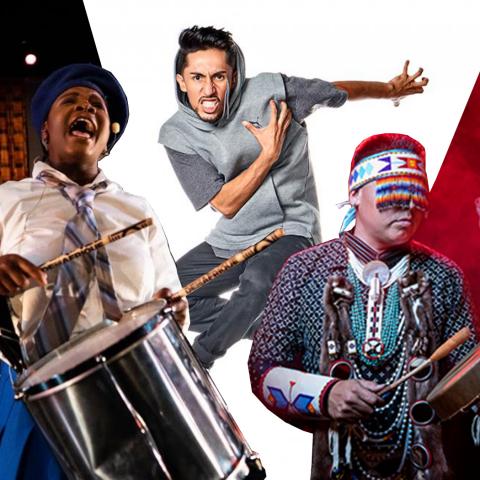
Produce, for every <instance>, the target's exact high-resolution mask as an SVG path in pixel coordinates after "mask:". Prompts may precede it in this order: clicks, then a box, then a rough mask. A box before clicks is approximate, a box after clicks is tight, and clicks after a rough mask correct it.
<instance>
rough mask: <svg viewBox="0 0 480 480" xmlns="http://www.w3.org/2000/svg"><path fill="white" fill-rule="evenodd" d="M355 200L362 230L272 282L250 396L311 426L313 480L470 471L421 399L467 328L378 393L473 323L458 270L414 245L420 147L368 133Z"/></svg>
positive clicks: (301, 256)
mask: <svg viewBox="0 0 480 480" xmlns="http://www.w3.org/2000/svg"><path fill="white" fill-rule="evenodd" d="M349 201H350V204H351V206H352V207H351V209H350V211H349V213H348V214H347V216H346V220H345V221H344V225H343V228H345V227H346V226H347V225H348V224H349V223H350V221H352V220H353V219H355V227H354V229H352V230H350V231H343V232H342V233H341V235H340V238H337V239H334V240H332V241H329V242H326V243H323V244H320V245H316V246H313V247H311V248H309V249H306V250H304V251H302V252H299V253H297V254H295V255H293V256H292V257H290V258H289V259H288V261H287V262H286V263H285V265H284V266H283V268H282V270H281V271H280V273H279V275H278V276H277V278H276V280H275V282H274V285H273V287H272V291H271V292H270V296H269V298H268V301H267V305H266V308H265V310H264V312H263V317H262V320H263V321H262V324H261V326H260V328H259V329H258V331H257V333H256V335H255V338H254V341H253V346H252V351H251V354H250V359H249V368H250V378H251V384H252V389H253V392H254V393H255V394H256V395H257V397H258V398H259V399H260V400H261V401H262V402H263V403H264V404H265V405H266V406H267V407H268V408H269V409H271V410H272V411H273V412H274V413H276V414H277V415H278V416H280V417H281V418H282V419H284V420H286V421H288V422H290V423H292V424H294V425H296V426H299V427H301V428H305V429H308V430H310V431H312V432H313V434H314V440H313V463H312V476H311V478H312V479H327V478H352V479H407V478H408V479H437V478H438V479H440V478H441V479H446V478H466V477H461V476H457V477H452V475H453V472H452V464H451V462H450V456H449V455H450V452H449V451H448V448H443V446H444V445H443V442H442V435H441V434H442V431H441V430H442V429H441V427H440V425H438V424H435V423H430V422H431V421H432V420H433V418H432V416H433V412H432V411H431V409H430V408H429V406H428V405H426V404H425V402H422V399H424V398H425V397H426V396H427V394H428V393H429V391H430V390H431V389H432V388H433V386H434V385H435V384H436V383H437V382H438V379H439V378H440V377H441V376H442V375H443V374H444V373H446V371H447V370H448V369H449V368H451V367H452V366H453V364H455V363H456V362H457V361H459V360H460V359H461V358H462V357H463V356H464V354H465V353H466V352H468V351H469V350H471V349H472V347H473V344H474V340H473V336H472V337H471V338H469V340H467V342H466V343H465V344H464V345H463V346H461V347H459V348H457V349H456V350H454V351H453V352H452V353H451V354H450V355H449V356H448V357H447V358H446V359H445V360H444V361H442V362H441V363H440V364H439V365H436V366H435V367H434V368H432V369H430V370H428V371H422V375H420V376H418V377H417V378H415V380H413V381H409V382H405V383H403V384H401V385H399V386H398V387H397V388H395V389H394V390H393V392H391V394H390V395H389V396H388V397H385V398H382V397H381V396H380V395H379V392H380V390H381V389H382V388H383V386H384V385H389V384H392V383H393V382H394V381H395V380H396V379H398V378H400V377H401V376H402V375H403V374H405V373H406V372H407V371H409V369H410V368H411V367H413V366H415V365H417V364H418V362H419V361H420V360H421V359H423V358H428V357H429V356H430V354H431V353H433V351H434V350H435V349H436V348H437V347H438V346H439V345H440V344H441V343H442V342H443V341H444V340H446V339H447V338H449V337H450V336H451V335H452V334H453V333H455V332H456V331H458V330H460V329H461V328H462V327H464V326H471V325H472V316H473V315H472V311H471V303H470V298H469V294H468V292H467V289H466V287H465V285H464V280H463V276H462V273H461V271H460V270H459V269H458V267H457V266H456V265H455V264H454V263H453V262H451V261H450V260H448V259H447V258H445V257H443V256H441V255H440V254H437V253H436V252H434V251H432V250H430V249H428V248H427V247H425V246H423V245H421V244H419V243H416V242H414V241H412V237H413V235H414V234H415V231H416V230H417V228H418V227H419V225H420V223H421V222H422V221H423V218H424V216H425V213H426V212H427V209H428V183H427V175H426V171H425V150H424V148H423V146H422V145H421V144H420V143H418V142H417V141H416V140H414V139H413V138H411V137H408V136H406V135H402V134H380V135H374V136H372V137H370V138H367V139H366V140H364V141H363V142H362V143H361V144H360V145H359V146H358V147H357V149H356V151H355V154H354V156H353V160H352V165H351V173H350V180H349ZM466 436H467V433H466V432H464V434H463V438H466ZM455 441H457V442H458V441H462V436H460V439H459V438H458V437H457V439H456V440H455Z"/></svg>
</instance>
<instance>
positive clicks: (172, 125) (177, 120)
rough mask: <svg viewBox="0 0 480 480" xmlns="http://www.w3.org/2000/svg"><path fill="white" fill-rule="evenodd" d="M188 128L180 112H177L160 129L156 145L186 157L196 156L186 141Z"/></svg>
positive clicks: (195, 152) (193, 149)
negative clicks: (158, 144)
mask: <svg viewBox="0 0 480 480" xmlns="http://www.w3.org/2000/svg"><path fill="white" fill-rule="evenodd" d="M188 128H190V127H189V126H188V124H186V123H185V121H184V120H183V118H182V115H181V113H180V111H177V112H175V113H174V114H173V115H172V116H171V117H170V118H169V119H168V120H167V121H166V122H165V123H164V124H163V125H162V126H161V127H160V133H159V135H158V143H160V144H162V145H164V146H165V147H169V148H171V149H172V150H175V151H177V152H180V153H184V154H186V155H196V154H197V151H196V150H195V148H193V146H192V145H191V144H190V142H189V141H188V139H187V136H188V132H187V129H188Z"/></svg>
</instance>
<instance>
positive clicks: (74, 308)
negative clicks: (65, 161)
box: [35, 175, 122, 357]
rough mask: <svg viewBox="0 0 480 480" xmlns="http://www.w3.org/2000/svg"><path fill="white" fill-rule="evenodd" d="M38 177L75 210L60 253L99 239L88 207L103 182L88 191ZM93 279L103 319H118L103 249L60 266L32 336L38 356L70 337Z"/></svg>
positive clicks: (53, 179) (106, 256) (46, 176)
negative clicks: (53, 185)
mask: <svg viewBox="0 0 480 480" xmlns="http://www.w3.org/2000/svg"><path fill="white" fill-rule="evenodd" d="M40 178H41V179H42V180H43V181H45V183H47V184H55V185H57V186H59V187H60V188H61V192H62V194H63V195H64V196H65V197H66V198H67V199H68V200H70V201H71V202H72V203H73V204H74V205H75V208H76V210H77V213H76V215H75V216H74V217H72V218H71V219H70V220H69V221H68V223H67V225H66V227H65V237H64V244H63V253H68V252H70V251H72V250H74V249H75V248H78V247H80V246H82V245H85V244H86V243H88V242H91V241H93V240H96V239H97V238H100V232H99V231H98V228H97V222H96V219H95V215H94V212H93V208H92V204H93V200H94V198H95V194H96V193H100V192H101V191H102V189H105V187H106V185H107V184H106V182H101V183H99V184H97V185H95V186H93V187H92V188H81V187H78V186H77V185H75V184H68V185H66V184H64V183H63V182H61V181H60V180H59V179H57V178H55V177H52V176H51V175H41V176H40ZM95 278H96V280H97V282H98V287H99V291H100V298H101V302H102V306H103V310H104V315H105V317H106V318H109V319H110V320H117V321H118V320H119V319H120V318H121V316H122V311H121V308H120V306H119V301H118V298H117V296H116V294H115V290H114V289H113V282H112V271H111V267H110V262H109V259H108V254H107V251H106V249H105V247H102V248H100V249H98V250H97V251H94V252H90V253H88V254H85V255H82V256H80V257H77V258H75V259H73V260H72V261H70V262H67V263H64V264H62V265H61V266H60V267H59V270H58V274H57V278H56V281H55V285H54V287H53V292H52V297H51V299H50V302H49V304H48V306H47V309H46V311H45V314H44V316H43V318H42V321H41V323H40V325H39V328H38V329H37V331H36V333H35V344H36V350H37V353H38V355H39V357H41V356H43V355H45V354H46V353H48V352H49V351H51V350H53V349H54V348H57V347H58V346H60V345H61V344H62V343H65V342H66V341H67V340H68V339H69V338H70V335H71V333H72V331H73V329H74V327H75V324H76V323H77V321H78V319H79V317H80V313H81V311H82V309H83V306H84V304H85V302H86V300H87V297H88V295H89V292H90V290H91V288H92V285H93V284H94V281H95Z"/></svg>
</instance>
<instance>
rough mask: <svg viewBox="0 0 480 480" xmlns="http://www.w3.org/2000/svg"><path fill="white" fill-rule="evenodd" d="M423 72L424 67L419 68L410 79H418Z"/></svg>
mask: <svg viewBox="0 0 480 480" xmlns="http://www.w3.org/2000/svg"><path fill="white" fill-rule="evenodd" d="M422 73H423V68H421V67H420V68H419V69H418V70H417V71H416V72H415V73H414V74H413V75H412V76H411V77H410V80H415V79H417V78H418V77H419V76H420V75H421V74H422Z"/></svg>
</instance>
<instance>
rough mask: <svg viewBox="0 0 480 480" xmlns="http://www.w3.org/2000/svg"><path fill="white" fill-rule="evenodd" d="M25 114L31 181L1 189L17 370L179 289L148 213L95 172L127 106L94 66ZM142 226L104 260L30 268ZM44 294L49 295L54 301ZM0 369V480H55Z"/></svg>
mask: <svg viewBox="0 0 480 480" xmlns="http://www.w3.org/2000/svg"><path fill="white" fill-rule="evenodd" d="M31 107H32V108H31V110H32V117H33V124H34V127H35V129H36V131H37V133H38V134H39V136H40V138H41V141H42V145H43V147H44V156H43V158H41V159H37V161H36V162H35V165H34V167H33V172H32V177H31V178H26V179H24V180H21V181H18V182H7V183H5V184H3V185H1V186H0V295H2V296H5V297H9V298H8V300H9V304H10V310H11V313H12V329H11V331H10V332H8V333H9V335H10V336H15V335H17V336H18V338H19V340H20V344H21V346H22V353H23V363H24V365H30V364H32V363H33V362H35V361H37V360H38V359H40V358H41V357H43V356H44V355H46V354H47V353H48V352H49V351H51V350H53V349H55V348H56V347H58V346H60V345H61V344H63V343H64V342H66V341H68V340H69V339H70V338H71V337H72V336H73V335H76V334H78V333H81V332H82V331H85V330H87V329H89V328H90V327H93V326H95V325H96V324H99V323H101V322H102V321H104V320H105V319H107V320H119V319H120V317H121V316H122V313H123V311H125V310H127V309H129V308H132V307H134V306H137V305H140V304H142V303H145V302H147V301H149V300H151V299H152V298H153V297H154V296H155V295H161V296H164V297H168V296H169V295H170V293H169V292H168V289H172V290H177V289H179V287H180V283H179V281H178V277H177V272H176V268H175V264H174V261H173V259H172V256H171V254H170V251H169V248H168V244H167V240H166V238H165V235H164V233H163V230H162V228H161V225H160V223H159V222H158V221H157V220H156V219H155V215H154V213H153V211H152V209H151V207H150V206H149V205H148V203H147V202H146V201H145V200H144V199H143V198H140V197H137V196H134V195H131V194H129V193H127V192H125V191H124V190H123V189H122V188H121V187H120V186H119V185H118V184H116V183H114V182H112V181H111V180H109V179H108V178H107V177H106V176H105V174H104V173H103V172H102V171H101V170H100V168H99V165H98V162H99V161H100V160H101V159H102V158H103V157H104V156H105V155H108V154H109V152H110V150H111V149H112V148H113V146H114V145H115V143H116V142H117V141H118V139H119V138H120V137H121V135H122V134H123V132H124V130H125V127H126V125H127V121H128V103H127V98H126V96H125V93H124V91H123V89H122V87H121V86H120V84H119V83H118V81H117V80H116V78H115V77H114V76H113V75H112V74H111V73H110V72H109V71H107V70H105V69H103V68H100V67H97V66H95V65H90V64H73V65H68V66H66V67H63V68H61V69H59V70H57V71H55V72H53V73H52V74H51V75H50V76H49V77H48V78H47V79H46V80H44V82H43V83H42V84H41V85H40V86H39V88H38V89H37V91H36V93H35V95H34V97H33V99H32V105H31ZM147 217H153V218H154V224H153V225H152V226H151V227H150V228H149V229H148V230H144V231H142V232H139V233H137V234H135V235H132V236H129V238H128V239H126V240H124V241H122V242H119V243H112V244H111V245H109V247H108V252H107V250H106V249H105V248H102V249H100V250H98V251H97V253H96V255H95V256H92V257H90V256H89V255H87V256H84V257H80V258H79V259H78V263H77V264H74V262H75V261H74V262H72V263H71V264H70V263H67V264H65V266H60V267H59V268H58V269H56V270H52V271H49V273H48V275H47V274H46V273H45V272H43V271H42V270H41V269H40V268H39V267H38V265H41V264H42V263H44V262H46V261H48V260H50V259H52V258H55V257H57V256H59V255H61V254H62V253H65V252H67V251H70V250H72V249H73V247H74V246H79V245H76V243H75V242H78V243H79V244H85V243H88V242H89V241H93V240H96V239H97V238H99V237H100V236H104V235H105V234H108V233H112V232H114V231H117V230H119V229H122V228H125V227H128V226H130V225H132V224H134V223H136V222H138V221H140V220H142V219H144V218H147ZM100 263H102V265H101V266H100ZM64 267H65V268H64ZM77 268H78V269H77ZM80 274H83V276H81V275H80ZM47 283H51V284H54V288H53V290H52V291H49V290H47V289H46V285H47ZM74 287H75V289H77V290H75V291H74ZM165 288H166V289H167V290H165ZM173 309H174V311H175V312H176V313H175V315H176V318H177V320H178V321H179V323H181V324H183V323H184V322H185V321H186V316H187V310H186V302H185V301H184V300H181V301H179V302H176V303H174V304H173ZM4 333H5V332H4ZM0 367H1V377H0V391H1V392H2V393H1V399H2V401H1V404H0V477H1V478H2V480H15V479H29V480H30V479H32V480H33V479H35V480H39V479H41V480H44V479H45V480H47V479H50V480H51V479H55V478H60V477H61V476H62V473H61V471H60V469H59V467H58V464H57V463H56V462H55V461H54V459H53V457H52V455H51V454H50V453H49V449H48V446H47V445H46V443H45V441H44V439H43V437H42V435H41V434H40V432H39V430H38V429H37V428H36V427H35V426H34V423H33V421H32V419H31V417H30V416H29V414H28V412H27V411H26V409H25V407H24V406H23V404H22V403H20V402H15V404H14V401H13V392H12V388H11V385H10V377H11V375H12V372H11V371H10V369H9V367H8V366H7V365H6V364H5V363H3V362H0Z"/></svg>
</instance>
